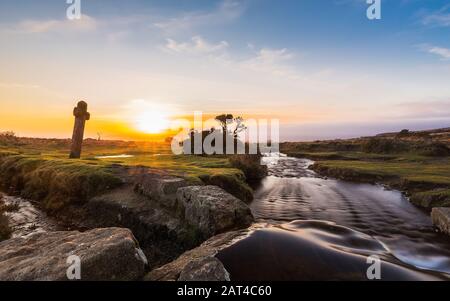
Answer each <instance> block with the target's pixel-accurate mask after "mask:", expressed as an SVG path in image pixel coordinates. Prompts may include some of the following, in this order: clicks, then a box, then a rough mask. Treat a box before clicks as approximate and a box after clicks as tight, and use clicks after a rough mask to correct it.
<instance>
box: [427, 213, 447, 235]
mask: <svg viewBox="0 0 450 301" xmlns="http://www.w3.org/2000/svg"><path fill="white" fill-rule="evenodd" d="M431 220H432V221H433V224H434V225H435V226H436V227H437V228H439V230H441V231H442V232H444V233H446V234H448V235H450V208H444V207H438V208H433V211H431Z"/></svg>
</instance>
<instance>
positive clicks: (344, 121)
mask: <svg viewBox="0 0 450 301" xmlns="http://www.w3.org/2000/svg"><path fill="white" fill-rule="evenodd" d="M68 7H69V4H67V3H66V0H40V1H32V0H15V1H6V0H0V46H1V47H0V131H4V130H12V131H14V132H16V133H17V134H18V135H21V136H36V137H70V136H71V129H72V126H73V116H72V109H73V106H74V105H75V104H76V102H77V101H79V100H85V101H86V102H87V103H88V104H89V111H90V113H91V116H92V119H91V120H90V121H88V123H87V127H86V136H88V137H96V136H97V133H100V135H101V136H102V137H103V138H105V139H118V138H119V139H147V137H148V135H147V134H148V133H145V130H146V129H148V126H147V127H146V126H145V125H144V126H142V124H140V122H141V121H142V118H150V119H153V123H155V122H160V121H161V122H163V121H162V120H165V119H175V118H179V117H187V118H189V117H188V116H193V113H194V111H202V112H203V113H204V115H205V116H214V115H215V114H216V115H217V114H220V113H233V114H235V115H243V116H244V117H246V118H276V119H279V120H280V124H281V130H280V136H281V139H282V140H283V141H287V140H289V141H294V140H316V139H329V138H349V137H359V136H364V135H372V134H376V133H379V132H385V131H397V130H401V129H403V128H409V129H413V130H414V129H429V128H436V127H448V126H450V2H449V1H448V0H381V19H380V20H369V19H368V18H367V15H366V11H367V8H368V7H369V5H368V4H367V3H366V1H365V0H277V1H275V0H218V1H213V0H195V1H194V0H191V1H188V0H177V1H176V0H165V1H144V0H129V1H119V0H81V19H79V20H69V19H68V18H67V16H66V10H67V8H68ZM149 112H150V113H149ZM155 112H156V113H155ZM161 116H163V118H162V117H161ZM141 123H142V122H141Z"/></svg>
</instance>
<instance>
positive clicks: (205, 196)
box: [177, 186, 253, 237]
mask: <svg viewBox="0 0 450 301" xmlns="http://www.w3.org/2000/svg"><path fill="white" fill-rule="evenodd" d="M177 207H178V210H179V212H181V215H182V218H184V220H185V221H186V222H187V223H189V224H190V225H192V226H195V227H197V228H198V229H199V230H200V231H201V232H202V233H203V235H205V237H211V236H214V235H216V234H219V233H222V232H225V231H228V230H232V229H241V228H246V227H248V226H249V225H250V224H251V223H252V222H253V215H252V213H251V211H250V208H249V207H248V205H247V204H245V203H244V202H242V201H241V200H239V199H237V198H236V197H234V196H232V195H231V194H229V193H228V192H226V191H224V190H223V189H221V188H219V187H217V186H188V187H182V188H179V189H178V191H177Z"/></svg>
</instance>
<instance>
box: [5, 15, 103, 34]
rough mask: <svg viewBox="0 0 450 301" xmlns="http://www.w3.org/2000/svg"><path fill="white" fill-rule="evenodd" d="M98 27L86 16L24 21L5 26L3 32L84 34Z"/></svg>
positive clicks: (95, 22) (95, 21) (92, 19)
mask: <svg viewBox="0 0 450 301" xmlns="http://www.w3.org/2000/svg"><path fill="white" fill-rule="evenodd" d="M97 27H98V21H97V20H96V19H94V18H92V17H90V16H88V15H82V16H81V19H79V20H69V19H62V20H56V19H49V20H24V21H21V22H19V23H18V24H14V25H10V26H6V27H5V28H6V29H5V31H6V32H9V33H22V34H34V33H46V32H67V31H73V32H78V31H80V32H85V31H92V30H95V29H96V28H97Z"/></svg>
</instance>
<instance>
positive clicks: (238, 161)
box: [229, 155, 267, 181]
mask: <svg viewBox="0 0 450 301" xmlns="http://www.w3.org/2000/svg"><path fill="white" fill-rule="evenodd" d="M229 160H230V163H231V166H233V167H234V168H237V169H240V170H242V172H243V173H244V175H245V178H246V179H247V181H255V180H260V179H262V178H264V177H265V176H266V175H267V166H266V165H261V155H233V156H232V157H231V158H230V159H229Z"/></svg>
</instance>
